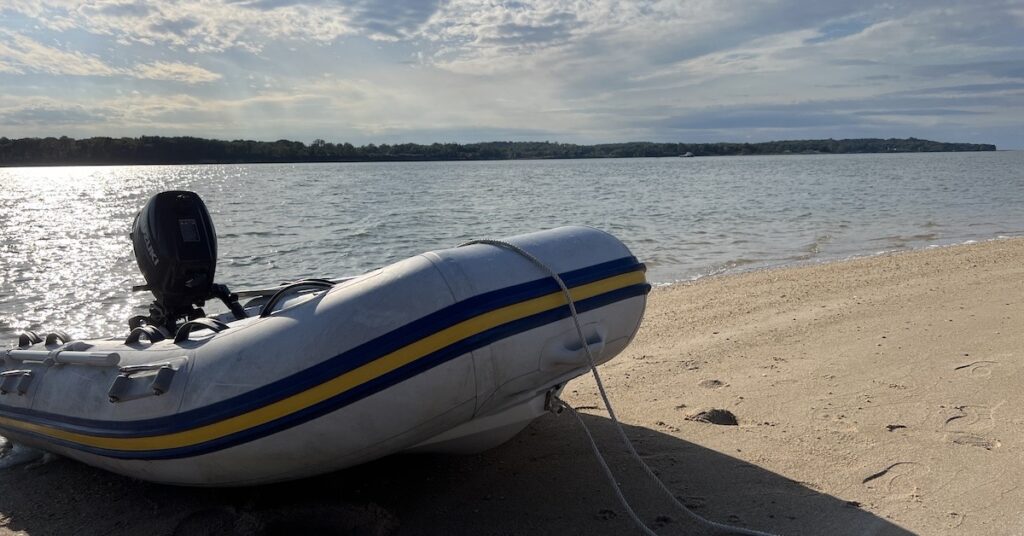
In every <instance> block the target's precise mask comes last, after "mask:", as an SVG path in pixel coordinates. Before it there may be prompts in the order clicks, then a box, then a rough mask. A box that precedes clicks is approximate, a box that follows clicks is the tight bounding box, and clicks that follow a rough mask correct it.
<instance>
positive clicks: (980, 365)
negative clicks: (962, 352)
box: [953, 360, 999, 378]
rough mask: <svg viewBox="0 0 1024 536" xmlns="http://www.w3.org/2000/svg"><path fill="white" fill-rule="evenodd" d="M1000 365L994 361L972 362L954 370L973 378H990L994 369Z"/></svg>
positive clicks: (958, 366)
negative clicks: (964, 372)
mask: <svg viewBox="0 0 1024 536" xmlns="http://www.w3.org/2000/svg"><path fill="white" fill-rule="evenodd" d="M998 364H999V362H998V361H992V360H981V361H972V362H970V363H964V364H962V365H957V366H956V367H954V368H953V370H957V371H966V372H967V373H968V374H970V376H971V377H972V378H988V377H989V376H991V375H992V369H993V368H995V366H996V365H998Z"/></svg>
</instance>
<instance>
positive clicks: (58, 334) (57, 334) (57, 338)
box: [45, 329, 71, 346]
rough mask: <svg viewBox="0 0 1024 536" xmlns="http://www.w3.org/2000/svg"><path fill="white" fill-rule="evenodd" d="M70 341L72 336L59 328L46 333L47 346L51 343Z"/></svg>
mask: <svg viewBox="0 0 1024 536" xmlns="http://www.w3.org/2000/svg"><path fill="white" fill-rule="evenodd" d="M69 342H71V337H69V336H68V334H67V333H65V332H63V331H61V330H59V329H58V330H56V331H52V332H50V333H49V334H47V335H46V342H45V344H46V346H50V345H51V344H57V343H60V344H65V343H69Z"/></svg>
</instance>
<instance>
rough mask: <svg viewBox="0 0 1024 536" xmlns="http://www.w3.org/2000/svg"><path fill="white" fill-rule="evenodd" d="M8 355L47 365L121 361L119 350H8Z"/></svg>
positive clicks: (116, 362) (110, 365) (102, 364)
mask: <svg viewBox="0 0 1024 536" xmlns="http://www.w3.org/2000/svg"><path fill="white" fill-rule="evenodd" d="M7 357H9V358H11V359H14V360H16V361H40V362H42V363H44V364H46V365H94V366H97V367H112V366H114V365H116V364H118V362H120V361H121V354H118V353H117V352H75V351H72V350H55V351H52V352H48V351H46V350H8V351H7Z"/></svg>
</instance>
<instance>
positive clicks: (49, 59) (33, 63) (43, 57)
mask: <svg viewBox="0 0 1024 536" xmlns="http://www.w3.org/2000/svg"><path fill="white" fill-rule="evenodd" d="M0 61H3V62H5V63H6V64H7V65H9V66H10V67H9V70H13V71H14V72H21V71H26V70H27V71H34V72H40V73H48V74H58V75H75V76H111V75H114V74H117V72H118V71H117V69H115V68H113V67H110V66H109V65H107V64H106V63H105V62H104V61H103V60H101V59H100V58H98V57H96V56H90V55H88V54H83V53H81V52H75V51H70V52H69V51H64V50H60V49H58V48H55V47H50V46H46V45H44V44H42V43H39V42H38V41H35V40H33V39H30V38H28V37H26V36H24V35H20V34H16V33H11V32H0Z"/></svg>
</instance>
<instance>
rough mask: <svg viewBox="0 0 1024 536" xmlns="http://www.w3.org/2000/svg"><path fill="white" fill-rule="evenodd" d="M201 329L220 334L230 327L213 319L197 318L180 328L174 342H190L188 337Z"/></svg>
mask: <svg viewBox="0 0 1024 536" xmlns="http://www.w3.org/2000/svg"><path fill="white" fill-rule="evenodd" d="M200 329H208V330H210V331H212V332H214V333H219V332H221V331H224V330H225V329H228V325H227V324H225V323H224V322H221V321H220V320H214V319H212V318H197V319H195V320H189V321H188V322H185V323H184V324H182V325H181V327H180V328H178V332H177V333H175V334H174V342H176V343H179V342H184V341H187V340H188V336H189V335H191V334H192V332H193V331H196V330H200Z"/></svg>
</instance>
